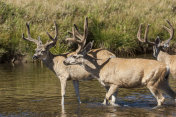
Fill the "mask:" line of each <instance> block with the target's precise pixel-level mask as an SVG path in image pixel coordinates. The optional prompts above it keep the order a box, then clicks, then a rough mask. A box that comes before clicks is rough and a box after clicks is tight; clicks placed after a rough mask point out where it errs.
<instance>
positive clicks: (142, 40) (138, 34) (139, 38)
mask: <svg viewBox="0 0 176 117" xmlns="http://www.w3.org/2000/svg"><path fill="white" fill-rule="evenodd" d="M149 26H150V25H149V24H148V25H147V27H146V29H145V34H144V39H142V38H141V27H142V24H140V26H139V30H138V33H137V38H138V40H139V41H141V42H143V43H148V44H150V45H155V43H154V42H151V41H148V30H149Z"/></svg>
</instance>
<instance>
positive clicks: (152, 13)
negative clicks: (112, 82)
mask: <svg viewBox="0 0 176 117" xmlns="http://www.w3.org/2000/svg"><path fill="white" fill-rule="evenodd" d="M2 1H3V2H0V5H1V6H3V7H0V40H2V41H0V45H5V46H8V45H9V44H10V45H11V46H12V48H11V47H10V48H11V50H13V51H14V53H15V52H19V53H25V52H30V53H32V52H33V51H32V50H34V48H35V45H33V44H30V43H26V42H24V41H23V40H21V34H22V33H23V32H26V29H25V22H30V23H31V31H32V35H33V37H34V38H37V36H41V38H42V39H43V41H44V42H46V40H47V39H48V37H47V35H46V33H45V32H46V31H49V32H51V33H52V32H53V21H54V20H55V21H56V22H57V23H58V24H59V34H60V39H64V38H66V36H67V31H68V30H71V27H72V26H73V24H74V23H75V24H77V25H78V27H79V28H80V30H81V31H83V22H84V18H85V17H86V16H88V18H89V36H88V40H89V41H91V40H95V45H94V46H95V48H98V47H102V48H107V49H109V50H111V51H113V52H115V53H116V54H124V55H134V54H136V53H139V52H142V49H141V48H140V46H141V45H140V44H139V42H138V41H137V38H136V33H137V30H138V26H139V24H140V23H144V24H147V23H149V24H151V26H150V30H149V36H148V37H149V38H151V40H154V38H155V37H156V36H157V35H159V36H160V37H161V38H162V39H163V40H164V39H167V38H168V36H169V35H168V33H167V32H166V31H164V30H163V29H162V25H165V24H166V22H165V20H166V19H168V20H169V21H170V22H171V23H172V24H173V25H174V27H176V1H173V0H2ZM172 42H173V44H172V45H174V41H172ZM1 43H2V44H1ZM8 47H9V46H8ZM3 49H4V47H3ZM0 50H2V47H1V46H0ZM6 50H7V49H4V51H2V52H4V53H6V52H8V51H9V50H8V51H6ZM65 51H68V48H67V46H66V45H64V44H59V42H58V45H57V46H56V47H55V48H54V49H52V52H53V53H61V52H65ZM0 52H1V51H0ZM0 55H1V54H0Z"/></svg>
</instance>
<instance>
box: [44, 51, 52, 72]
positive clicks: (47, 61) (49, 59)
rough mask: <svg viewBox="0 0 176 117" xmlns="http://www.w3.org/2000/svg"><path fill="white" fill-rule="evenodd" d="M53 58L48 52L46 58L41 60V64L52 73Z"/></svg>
mask: <svg viewBox="0 0 176 117" xmlns="http://www.w3.org/2000/svg"><path fill="white" fill-rule="evenodd" d="M53 58H54V55H53V54H52V53H51V52H50V51H48V52H47V55H46V57H45V58H43V59H42V62H43V63H44V64H45V65H46V66H47V67H48V68H49V69H50V70H52V71H54V70H53V66H54V63H53Z"/></svg>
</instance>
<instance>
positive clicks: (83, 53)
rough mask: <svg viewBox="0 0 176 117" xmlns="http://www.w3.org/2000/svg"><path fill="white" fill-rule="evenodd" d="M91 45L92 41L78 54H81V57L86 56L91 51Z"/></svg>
mask: <svg viewBox="0 0 176 117" xmlns="http://www.w3.org/2000/svg"><path fill="white" fill-rule="evenodd" d="M93 43H94V41H92V42H89V43H88V44H87V45H86V47H85V48H84V49H83V50H82V51H81V52H80V54H82V55H83V56H84V55H86V54H87V53H88V52H89V51H90V50H91V49H92V46H93Z"/></svg>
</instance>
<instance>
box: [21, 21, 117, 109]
mask: <svg viewBox="0 0 176 117" xmlns="http://www.w3.org/2000/svg"><path fill="white" fill-rule="evenodd" d="M85 22H86V25H85V26H84V28H85V29H84V30H86V31H85V32H86V34H85V35H84V36H82V37H83V39H84V43H85V41H86V38H87V30H88V29H87V28H88V27H87V24H88V23H87V20H86V21H85ZM54 25H55V37H54V38H53V37H52V36H51V35H50V34H49V33H47V35H48V37H49V39H50V40H51V41H48V42H47V43H46V44H43V43H42V41H41V40H40V37H39V39H38V40H36V39H33V38H32V37H31V33H30V27H29V24H28V23H27V24H26V27H27V32H28V33H27V34H28V37H27V38H26V37H25V36H24V34H23V35H22V38H23V39H24V40H27V41H30V42H34V43H35V44H36V45H37V48H36V49H35V54H34V55H33V59H40V60H42V61H43V63H44V64H45V65H46V66H47V67H48V68H49V69H50V70H52V71H53V72H54V73H55V74H56V76H57V77H58V78H59V79H60V83H61V96H62V100H61V104H62V106H63V105H64V96H65V90H66V82H67V80H73V85H74V88H75V92H76V95H77V98H78V102H79V103H81V100H80V96H79V80H87V79H91V78H93V76H92V75H91V74H90V73H88V72H87V71H85V70H84V69H83V68H82V67H80V66H79V65H74V66H66V65H65V64H63V61H64V60H65V59H66V57H67V56H69V55H72V54H74V53H75V52H72V53H66V54H60V55H53V54H52V53H51V52H50V51H49V49H50V48H52V47H53V46H55V45H56V43H57V40H58V27H57V25H56V23H54ZM75 36H77V35H75ZM84 45H85V44H82V42H80V43H79V46H81V48H83V46H84ZM89 54H90V55H91V56H93V57H95V58H97V59H102V58H109V57H111V56H115V55H114V54H113V53H111V52H109V51H107V50H105V49H94V50H91V51H90V53H89ZM107 89H108V87H107ZM114 95H115V94H114ZM112 101H113V102H114V103H115V96H113V97H112Z"/></svg>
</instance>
